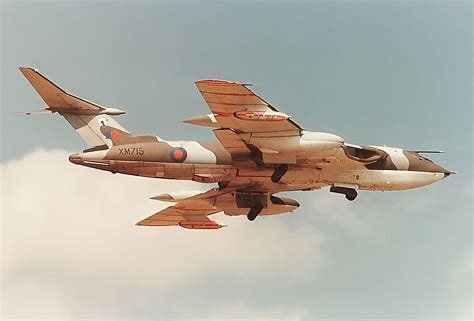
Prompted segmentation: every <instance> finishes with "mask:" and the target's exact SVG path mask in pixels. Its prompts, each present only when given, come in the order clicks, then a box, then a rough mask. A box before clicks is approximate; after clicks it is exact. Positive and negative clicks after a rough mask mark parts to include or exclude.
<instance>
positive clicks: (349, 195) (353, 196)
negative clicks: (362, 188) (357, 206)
mask: <svg viewBox="0 0 474 321" xmlns="http://www.w3.org/2000/svg"><path fill="white" fill-rule="evenodd" d="M356 197H357V191H356V190H355V189H352V190H350V191H349V192H347V193H346V199H347V200H348V201H353V200H355V199H356Z"/></svg>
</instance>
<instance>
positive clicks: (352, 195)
mask: <svg viewBox="0 0 474 321" xmlns="http://www.w3.org/2000/svg"><path fill="white" fill-rule="evenodd" d="M329 191H330V192H332V193H338V194H344V195H346V199H347V200H348V201H353V200H355V199H356V197H357V191H356V190H355V189H353V188H347V187H338V186H331V188H330V189H329Z"/></svg>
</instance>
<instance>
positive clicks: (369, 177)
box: [20, 67, 453, 229]
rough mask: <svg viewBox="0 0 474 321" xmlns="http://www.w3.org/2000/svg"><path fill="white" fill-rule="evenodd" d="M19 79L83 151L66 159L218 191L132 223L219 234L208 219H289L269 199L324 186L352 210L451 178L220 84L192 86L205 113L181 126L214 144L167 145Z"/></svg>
mask: <svg viewBox="0 0 474 321" xmlns="http://www.w3.org/2000/svg"><path fill="white" fill-rule="evenodd" d="M20 71H21V72H22V73H23V75H24V76H25V77H26V79H27V80H28V81H29V82H30V84H31V85H32V86H33V88H34V89H35V90H36V91H37V92H38V94H39V95H40V96H41V98H42V99H43V100H44V102H45V103H46V105H47V107H46V108H44V109H42V110H39V111H38V110H37V111H33V112H28V113H27V114H32V113H36V112H48V113H58V114H59V115H61V116H63V117H64V118H66V120H67V121H68V122H69V123H70V125H71V126H72V127H73V128H74V130H75V131H76V132H77V133H78V134H79V135H80V136H81V138H82V139H83V140H84V141H85V143H86V144H87V146H88V148H87V149H85V150H83V151H82V152H81V153H76V154H73V155H71V156H70V157H69V160H70V161H71V162H72V163H74V164H77V165H82V166H87V167H91V168H95V169H99V170H103V171H109V172H112V173H121V174H128V175H136V176H143V177H151V178H164V179H175V180H192V181H195V182H200V183H214V184H216V183H217V187H215V188H211V189H209V190H208V191H206V192H202V191H187V192H183V191H180V192H170V193H167V194H161V195H157V196H154V197H152V199H155V200H160V201H165V202H171V203H174V204H173V205H171V206H169V207H167V208H165V209H163V210H162V211H159V212H157V213H155V214H153V215H151V216H149V217H147V218H145V219H143V220H141V221H140V222H138V223H137V225H140V226H181V227H183V228H188V229H218V228H221V227H223V225H222V224H220V223H217V222H215V221H213V220H212V219H211V218H209V216H210V215H212V214H215V213H218V212H224V213H225V214H226V215H230V216H234V215H246V216H247V218H248V219H249V220H250V221H253V220H255V219H256V217H257V216H263V215H275V214H281V213H287V212H293V211H294V210H296V209H297V208H298V207H299V203H298V202H297V201H295V200H293V199H290V198H285V197H278V196H275V194H276V193H279V192H285V191H312V190H317V189H321V188H323V187H329V191H330V192H333V193H339V194H342V195H345V198H346V199H347V200H349V201H353V200H354V199H355V198H356V197H357V191H358V190H368V191H398V190H406V189H412V188H417V187H421V186H425V185H429V184H432V183H435V182H438V181H440V180H442V179H443V178H445V177H447V176H449V175H450V174H452V173H453V172H451V171H449V170H446V169H444V168H443V167H441V166H439V165H437V164H435V163H434V162H432V161H431V160H429V159H427V158H425V157H423V156H422V154H424V153H439V151H421V150H420V151H412V150H404V149H401V148H393V147H386V146H371V145H354V144H348V143H346V142H345V141H344V139H343V138H341V137H339V136H337V135H334V134H330V133H323V132H311V131H308V130H306V129H304V128H302V127H301V126H300V125H298V124H297V123H296V122H295V121H294V120H293V119H292V118H291V117H290V116H288V115H287V114H285V113H283V112H280V111H278V110H277V109H276V108H275V107H274V106H272V105H271V104H270V103H268V102H267V101H265V100H263V99H262V98H261V97H259V96H258V95H256V94H255V93H254V92H253V91H251V90H250V89H249V87H250V86H251V85H250V84H244V83H238V82H233V81H227V80H198V81H196V82H195V84H196V87H197V89H198V90H199V92H200V93H201V95H202V97H203V99H204V101H205V102H206V103H207V105H208V106H209V108H210V110H211V113H209V114H206V115H203V116H197V117H194V118H190V119H186V120H184V122H186V123H189V124H193V125H198V126H204V127H211V128H214V129H213V132H214V134H215V136H216V137H217V141H214V142H198V141H169V140H165V139H163V138H160V137H158V136H151V135H133V134H131V133H129V132H128V131H127V130H126V129H124V128H123V127H122V126H121V125H120V124H119V123H118V122H117V121H116V120H115V119H114V118H113V116H117V115H121V114H124V113H125V112H124V111H122V110H120V109H117V108H111V107H103V106H101V105H98V104H96V103H93V102H90V101H87V100H85V99H82V98H79V97H77V96H74V95H72V94H69V93H67V92H66V91H64V90H63V89H61V88H60V87H59V86H57V85H56V84H54V83H53V82H51V81H50V80H48V79H47V78H46V77H45V76H43V75H42V74H40V73H39V72H38V71H37V70H35V69H33V68H29V67H20Z"/></svg>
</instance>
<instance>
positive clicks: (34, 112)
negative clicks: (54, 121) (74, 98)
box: [16, 108, 52, 115]
mask: <svg viewBox="0 0 474 321" xmlns="http://www.w3.org/2000/svg"><path fill="white" fill-rule="evenodd" d="M51 113H52V111H51V110H50V109H49V108H43V109H35V110H30V111H18V112H16V114H17V115H36V114H51Z"/></svg>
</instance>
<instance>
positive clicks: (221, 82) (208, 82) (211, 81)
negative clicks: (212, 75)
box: [194, 79, 241, 85]
mask: <svg viewBox="0 0 474 321" xmlns="http://www.w3.org/2000/svg"><path fill="white" fill-rule="evenodd" d="M194 83H195V84H196V85H199V84H203V85H229V84H238V85H241V83H239V82H236V81H231V80H225V79H200V80H196V81H195V82H194Z"/></svg>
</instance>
